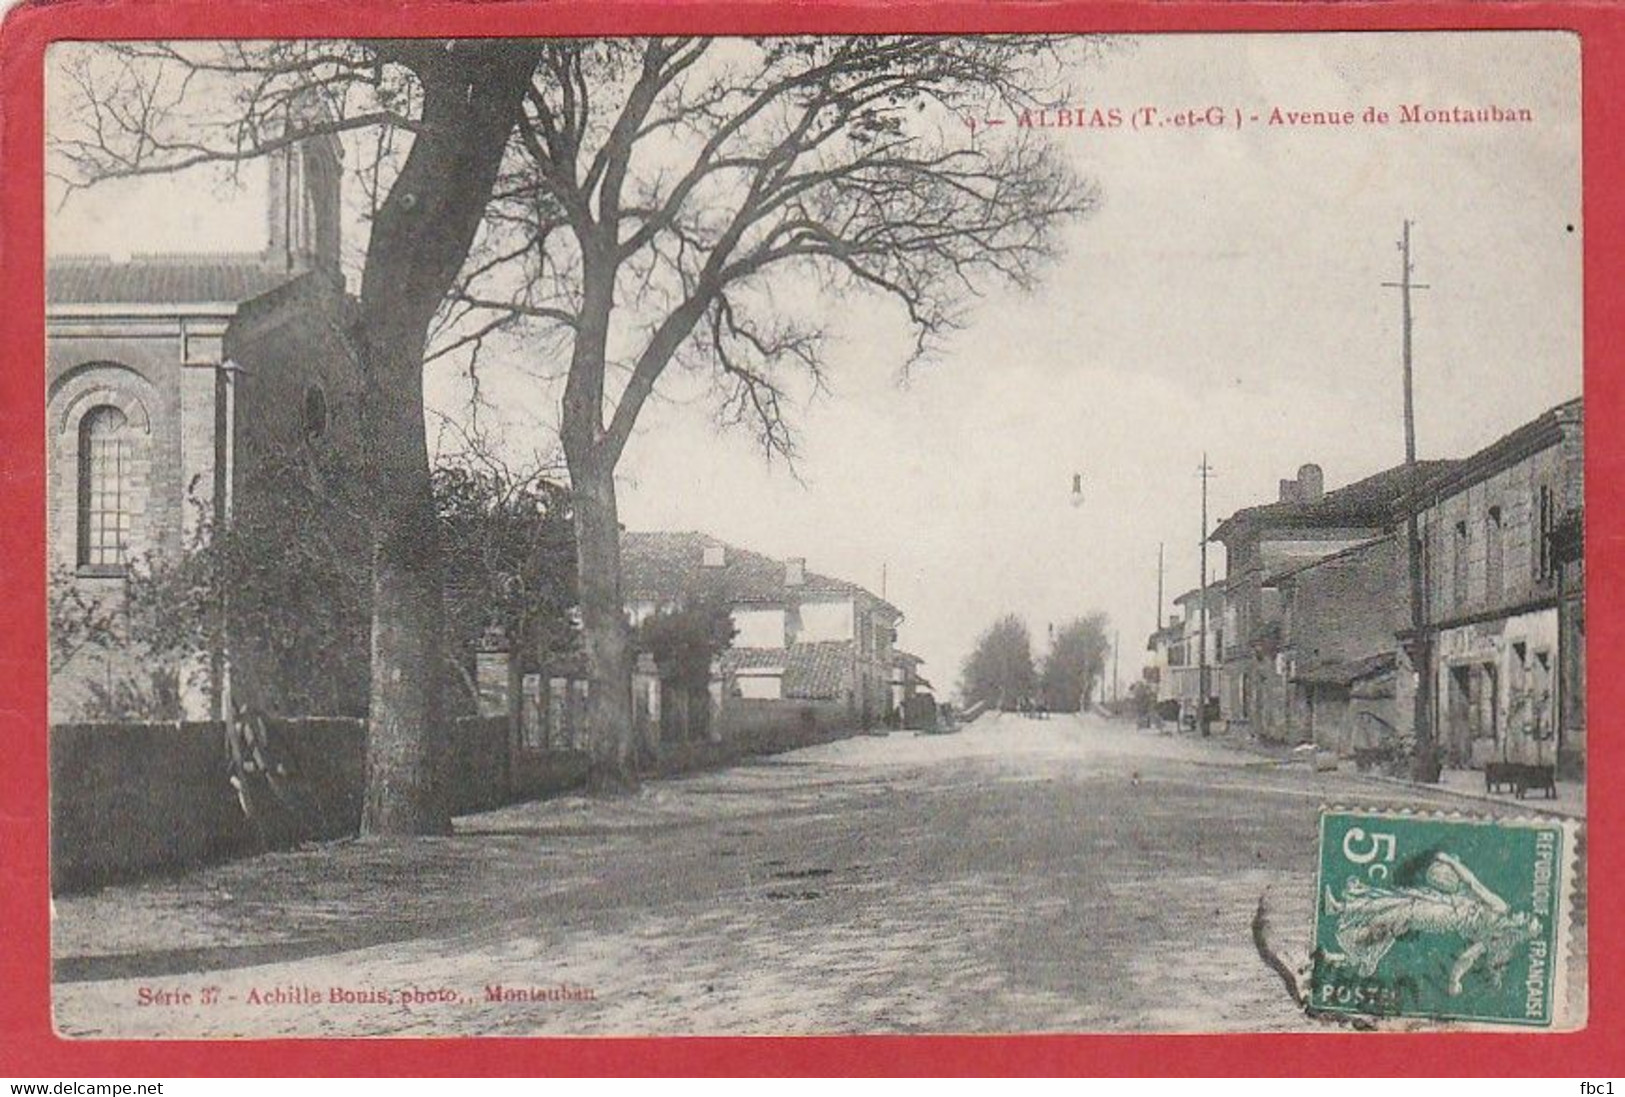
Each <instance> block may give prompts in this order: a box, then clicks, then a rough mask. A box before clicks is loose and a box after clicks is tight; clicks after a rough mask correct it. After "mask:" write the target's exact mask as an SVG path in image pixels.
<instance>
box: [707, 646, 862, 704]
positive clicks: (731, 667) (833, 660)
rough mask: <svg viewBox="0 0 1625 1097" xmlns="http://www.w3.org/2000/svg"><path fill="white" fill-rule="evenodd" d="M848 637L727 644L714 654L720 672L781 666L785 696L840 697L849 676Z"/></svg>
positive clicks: (822, 699)
mask: <svg viewBox="0 0 1625 1097" xmlns="http://www.w3.org/2000/svg"><path fill="white" fill-rule="evenodd" d="M852 658H853V644H852V641H851V640H821V641H818V642H816V643H807V644H791V645H790V646H789V647H788V648H729V649H727V650H726V651H724V652H723V653H722V654H721V655H720V656H718V657H717V664H718V669H719V671H720V672H721V674H722V675H723V676H725V677H726V676H728V675H731V674H736V673H738V672H739V671H741V670H750V669H754V668H757V667H783V668H784V684H783V691H784V696H785V697H788V698H793V699H795V700H800V701H827V700H839V699H841V698H842V697H843V696H844V695H845V692H846V689H847V687H848V686H849V685H850V684H851V680H852Z"/></svg>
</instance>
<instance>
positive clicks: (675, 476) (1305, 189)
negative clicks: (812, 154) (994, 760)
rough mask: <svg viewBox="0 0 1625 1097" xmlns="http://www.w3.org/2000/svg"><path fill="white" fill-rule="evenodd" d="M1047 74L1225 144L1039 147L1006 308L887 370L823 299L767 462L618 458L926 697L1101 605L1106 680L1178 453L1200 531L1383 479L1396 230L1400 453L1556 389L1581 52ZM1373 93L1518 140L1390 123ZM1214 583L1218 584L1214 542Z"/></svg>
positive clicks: (1183, 586) (1360, 43)
mask: <svg viewBox="0 0 1625 1097" xmlns="http://www.w3.org/2000/svg"><path fill="white" fill-rule="evenodd" d="M1071 83H1072V88H1073V93H1074V94H1073V102H1074V103H1076V104H1081V105H1084V106H1085V107H1088V108H1093V107H1095V106H1097V105H1098V106H1101V107H1106V108H1110V107H1118V108H1120V109H1121V110H1123V111H1124V112H1125V113H1129V112H1132V111H1133V110H1134V109H1135V108H1137V107H1141V106H1155V107H1157V108H1158V110H1159V112H1160V116H1161V117H1170V116H1171V115H1172V114H1173V113H1174V112H1176V111H1178V110H1182V109H1185V108H1193V107H1194V108H1203V109H1205V108H1207V107H1208V106H1210V105H1213V106H1222V107H1225V108H1226V109H1227V111H1234V110H1236V109H1239V110H1240V111H1241V113H1242V116H1243V120H1244V121H1243V125H1242V126H1241V128H1240V129H1239V130H1238V129H1236V128H1234V127H1233V126H1232V127H1230V128H1225V129H1212V128H1205V127H1203V128H1196V129H1190V128H1183V127H1174V126H1164V127H1149V128H1141V129H1138V130H1136V129H1133V128H1130V127H1127V126H1124V127H1121V128H1116V129H1103V130H1095V129H1067V130H1060V129H1058V130H1054V131H1050V132H1049V134H1048V136H1049V138H1050V139H1051V140H1053V141H1055V142H1056V143H1057V145H1058V146H1059V147H1061V148H1062V149H1063V150H1064V152H1065V155H1067V156H1068V157H1069V158H1070V159H1071V160H1072V162H1073V163H1074V165H1075V166H1076V167H1077V168H1078V170H1079V171H1080V172H1082V173H1083V174H1084V175H1085V176H1087V177H1088V178H1090V179H1092V180H1093V181H1094V182H1095V183H1096V184H1097V185H1098V186H1099V188H1100V192H1101V196H1102V201H1101V203H1100V206H1099V208H1098V210H1096V211H1095V212H1094V213H1093V214H1092V215H1090V216H1088V217H1087V218H1085V219H1083V220H1081V221H1079V222H1078V223H1076V224H1075V225H1073V226H1072V227H1071V228H1069V229H1068V230H1067V231H1066V233H1065V235H1064V237H1063V241H1062V243H1063V247H1062V249H1061V254H1060V256H1059V258H1058V259H1057V261H1056V262H1054V263H1053V264H1052V265H1051V266H1050V267H1049V268H1048V269H1047V270H1046V271H1045V272H1044V276H1043V279H1042V284H1041V285H1040V286H1039V288H1038V289H1037V290H1036V291H1035V292H1032V293H1030V294H1023V293H1017V292H997V291H996V292H991V293H989V294H987V295H986V296H985V297H984V298H983V299H981V300H980V301H979V302H978V303H977V305H976V306H975V308H974V310H973V311H972V313H971V316H970V323H969V325H968V326H967V328H966V329H965V330H963V331H961V332H959V333H958V334H957V335H956V336H955V337H954V338H953V339H952V341H951V343H950V344H949V345H948V347H947V348H946V350H945V352H944V353H943V354H941V355H940V356H938V358H937V359H936V360H935V361H933V362H931V363H929V364H926V365H923V366H920V367H917V368H915V369H913V370H911V371H909V373H908V374H907V376H906V377H904V376H903V375H902V374H901V372H900V370H901V367H902V366H903V364H904V362H905V360H906V356H907V349H908V333H907V331H906V328H905V327H904V325H903V324H902V322H901V318H900V317H899V316H898V315H897V313H896V312H895V310H894V309H892V308H891V307H890V306H889V305H887V304H886V303H884V302H879V301H873V300H868V299H858V300H850V301H845V302H842V303H841V304H840V306H839V308H838V309H837V310H836V313H835V315H834V317H833V319H834V323H833V328H832V334H833V342H832V345H831V346H830V348H829V353H828V361H829V371H828V372H829V388H830V391H829V392H828V393H826V394H824V395H821V396H819V397H817V398H815V399H813V400H811V401H810V402H808V403H807V404H805V405H804V406H803V407H801V408H800V409H798V411H797V415H796V422H797V425H798V428H799V433H800V442H801V453H800V458H799V462H798V465H797V467H796V469H795V470H794V474H792V472H791V470H789V469H787V468H786V467H785V466H784V465H783V464H782V463H778V464H769V463H767V462H765V461H764V460H763V458H762V456H761V454H760V452H759V451H758V450H757V449H756V447H755V446H754V445H753V443H752V440H751V438H750V437H749V436H747V435H745V434H742V433H741V434H734V433H728V432H719V431H718V430H717V428H716V426H715V424H714V421H713V414H712V408H711V407H710V406H708V405H707V404H706V403H705V402H703V401H701V400H697V399H666V400H659V401H656V402H654V403H652V404H651V405H650V406H649V407H648V408H646V410H645V413H644V416H643V418H642V420H641V422H640V426H639V428H638V430H637V432H636V433H635V434H634V437H633V439H632V441H631V443H630V445H629V447H628V450H627V453H626V456H625V457H624V458H623V461H622V466H621V470H620V489H621V496H620V498H621V513H622V520H623V522H624V523H625V524H626V526H627V527H628V528H630V529H694V530H702V531H705V532H708V533H711V534H713V535H715V536H717V537H720V538H723V539H724V540H727V541H730V542H733V543H735V544H738V545H741V546H744V547H748V548H751V549H755V550H757V551H761V552H765V553H768V554H771V555H778V556H804V557H806V558H807V561H808V566H809V567H811V568H812V569H814V570H816V571H821V572H824V573H827V574H831V575H837V576H841V577H844V578H848V579H851V580H853V581H856V582H859V583H862V584H864V585H866V586H868V587H870V588H871V589H873V590H875V591H876V592H877V593H879V592H880V590H881V588H882V585H883V584H884V590H885V595H886V597H887V598H888V599H889V600H890V601H892V602H894V603H895V604H896V605H898V606H899V607H900V608H901V609H902V610H903V612H904V614H905V620H904V623H903V624H902V626H901V630H900V636H899V643H900V644H901V645H902V646H903V647H905V648H908V649H910V650H912V651H915V652H917V653H919V654H920V655H921V656H923V657H924V658H925V660H926V667H925V671H924V672H925V674H926V675H927V676H928V677H930V678H931V679H932V680H933V681H934V682H936V683H937V685H938V687H939V690H940V691H942V692H944V693H946V692H947V691H948V690H949V689H951V688H952V686H953V685H954V684H955V683H956V682H957V679H958V669H959V666H960V664H961V662H962V660H963V659H964V657H965V655H966V654H967V653H968V652H969V650H970V649H971V647H972V645H973V644H974V642H975V639H976V636H977V635H978V634H979V633H980V632H981V630H982V629H984V628H985V627H986V626H987V625H989V624H990V623H991V622H992V621H993V620H994V619H995V618H996V617H997V616H999V615H1000V614H1003V613H1006V612H1014V613H1017V614H1020V615H1021V616H1022V617H1023V618H1025V619H1026V621H1027V622H1028V624H1029V627H1030V628H1031V630H1032V632H1033V634H1034V636H1035V638H1036V639H1038V640H1039V641H1040V646H1042V640H1043V637H1044V636H1045V634H1046V633H1047V631H1048V627H1049V626H1050V625H1051V624H1055V625H1057V626H1058V625H1059V624H1061V623H1063V622H1065V621H1066V620H1068V619H1070V618H1072V617H1076V616H1081V615H1083V614H1086V613H1088V612H1091V611H1095V610H1101V611H1104V612H1106V613H1107V614H1108V615H1109V616H1110V618H1111V620H1112V622H1113V624H1114V626H1115V627H1116V628H1117V629H1118V630H1120V635H1121V659H1120V666H1121V674H1122V678H1123V681H1124V683H1125V685H1126V683H1127V682H1128V681H1130V680H1132V678H1133V677H1135V676H1137V674H1138V672H1139V668H1140V666H1141V665H1142V663H1143V661H1144V648H1145V640H1146V635H1147V633H1148V632H1149V631H1150V630H1151V628H1152V626H1153V625H1154V623H1155V617H1156V609H1157V605H1156V598H1157V586H1158V584H1157V556H1158V548H1159V545H1160V546H1162V548H1163V553H1164V559H1165V580H1164V590H1165V598H1164V605H1163V608H1162V612H1163V613H1164V614H1167V613H1169V612H1171V611H1172V607H1171V602H1172V599H1173V597H1174V596H1176V595H1177V594H1179V593H1181V592H1182V591H1185V590H1188V589H1190V588H1192V587H1194V586H1196V584H1197V581H1198V575H1199V548H1198V546H1199V544H1200V541H1201V530H1202V527H1201V516H1200V487H1201V485H1200V480H1199V479H1198V477H1197V466H1198V464H1199V463H1200V462H1201V460H1202V457H1203V454H1204V453H1205V454H1206V455H1207V457H1208V459H1209V461H1210V462H1211V463H1212V465H1213V467H1214V468H1215V469H1216V470H1217V471H1216V475H1215V476H1214V478H1213V480H1212V481H1211V484H1210V489H1209V490H1210V502H1209V528H1211V527H1212V526H1214V525H1216V524H1217V523H1218V521H1219V520H1221V519H1222V518H1224V517H1225V516H1226V515H1228V514H1230V513H1232V512H1234V511H1235V510H1237V509H1239V508H1241V507H1244V506H1249V505H1253V504H1257V503H1263V502H1268V501H1271V500H1273V499H1274V497H1275V493H1276V482H1277V481H1278V480H1279V479H1281V478H1284V477H1291V476H1293V475H1294V474H1295V472H1296V470H1297V468H1298V466H1299V465H1301V464H1303V463H1305V462H1315V463H1318V464H1320V465H1321V466H1322V467H1323V469H1324V470H1325V476H1326V485H1327V488H1328V489H1332V488H1336V487H1339V486H1341V485H1343V484H1347V483H1350V482H1352V481H1354V480H1357V479H1359V478H1360V477H1362V476H1365V475H1369V474H1370V473H1373V472H1376V471H1379V470H1381V469H1383V468H1387V467H1389V466H1391V465H1394V464H1397V463H1399V462H1400V461H1401V460H1403V457H1404V447H1403V434H1402V421H1401V406H1402V405H1401V400H1402V395H1401V393H1402V390H1401V382H1400V376H1401V371H1400V302H1399V295H1398V292H1397V291H1396V290H1394V289H1392V288H1385V287H1384V286H1383V283H1384V282H1392V281H1395V280H1396V279H1397V278H1398V276H1399V273H1400V254H1399V251H1398V249H1397V240H1398V238H1399V235H1400V231H1401V224H1402V222H1403V221H1404V220H1405V219H1407V218H1408V219H1410V220H1411V221H1413V222H1414V227H1413V230H1412V233H1413V257H1414V262H1415V267H1416V277H1417V278H1418V280H1420V281H1421V282H1424V283H1426V284H1427V285H1428V287H1429V288H1428V289H1426V290H1422V291H1419V292H1417V293H1416V295H1415V328H1414V353H1415V369H1416V389H1415V391H1416V405H1417V438H1418V448H1419V451H1420V454H1421V456H1423V457H1450V456H1462V455H1465V454H1467V453H1470V452H1472V451H1474V450H1476V449H1478V448H1481V447H1482V446H1484V445H1486V444H1488V443H1490V442H1492V441H1494V440H1495V439H1496V438H1498V437H1500V436H1501V435H1502V434H1505V433H1506V432H1507V431H1509V430H1511V429H1513V428H1514V427H1516V426H1518V425H1519V424H1521V423H1523V422H1525V421H1527V420H1529V419H1531V418H1533V417H1534V416H1536V415H1538V414H1539V413H1540V412H1542V411H1543V410H1545V409H1547V408H1549V407H1551V406H1552V405H1554V404H1557V403H1559V402H1561V401H1563V400H1565V399H1568V398H1570V397H1572V396H1574V395H1577V394H1578V393H1579V392H1580V389H1581V373H1582V354H1581V292H1580V290H1581V280H1580V274H1581V265H1580V256H1581V252H1580V249H1581V241H1582V239H1583V235H1584V234H1583V229H1584V226H1583V224H1582V223H1581V220H1580V173H1579V164H1580V117H1579V94H1580V93H1579V46H1578V39H1577V38H1575V37H1573V36H1569V35H1565V34H1556V33H1552V34H1546V33H1517V34H1510V33H1472V34H1461V33H1441V34H1409V35H1382V34H1346V35H1299V36H1293V35H1233V36H1220V35H1172V36H1157V37H1141V38H1133V39H1128V40H1122V41H1120V42H1118V43H1117V45H1116V46H1115V47H1114V48H1113V49H1110V50H1108V51H1106V53H1105V55H1104V56H1101V57H1098V58H1094V59H1092V60H1090V61H1088V62H1086V63H1082V64H1080V67H1079V68H1078V70H1077V71H1076V72H1075V73H1074V74H1073V77H1072V81H1071ZM1402 103H1403V104H1411V103H1421V104H1423V105H1425V106H1430V107H1442V108H1446V109H1448V108H1450V107H1454V106H1459V107H1465V108H1475V107H1481V106H1482V107H1487V106H1489V105H1491V104H1494V105H1496V106H1498V107H1501V108H1503V109H1504V108H1527V109H1528V110H1529V111H1530V112H1532V115H1533V121H1532V122H1529V123H1520V124H1501V125H1496V124H1488V123H1486V124H1478V125H1453V126H1451V125H1427V124H1410V125H1406V124H1400V123H1399V122H1398V117H1399V107H1400V104H1402ZM1368 106H1371V107H1376V108H1378V109H1381V110H1386V111H1387V112H1389V114H1390V116H1391V119H1392V121H1391V123H1390V124H1388V125H1382V126H1377V125H1371V126H1335V127H1333V126H1319V127H1291V126H1286V127H1282V126H1273V127H1272V126H1269V125H1267V124H1265V122H1266V120H1267V118H1268V115H1269V112H1270V110H1271V109H1272V108H1276V107H1279V108H1280V109H1281V110H1282V111H1288V110H1291V111H1342V110H1345V109H1346V110H1353V111H1355V112H1356V114H1357V115H1359V114H1361V113H1363V112H1364V110H1365V108H1366V107H1368ZM1253 114H1257V115H1259V116H1260V121H1259V122H1258V123H1253V122H1251V121H1250V118H1251V116H1252V115H1253ZM989 139H996V135H994V136H991V137H990V138H989ZM257 178H258V176H257V175H256V174H255V173H254V172H253V171H249V172H247V173H245V175H244V177H243V185H244V186H245V187H246V188H247V189H249V190H252V188H253V187H254V186H255V185H256V182H255V180H256V179H257ZM243 197H244V195H243V193H242V191H241V189H234V188H232V187H230V186H226V185H223V184H221V183H219V182H218V181H217V180H215V181H204V180H189V179H186V178H177V179H173V180H166V181H164V182H162V183H159V184H147V185H142V186H140V187H136V186H128V187H113V188H107V189H105V190H102V191H97V192H92V193H89V194H81V195H76V196H75V198H74V199H73V200H72V201H71V202H69V203H68V205H67V206H66V207H64V208H62V209H60V210H56V211H55V212H53V213H52V215H51V218H50V220H49V222H48V227H49V231H50V246H51V249H52V250H53V251H54V252H68V251H107V250H109V247H108V241H109V239H116V240H117V242H118V248H117V249H115V250H121V251H122V250H133V251H145V250H150V251H165V250H188V249H191V248H196V249H197V250H219V249H220V248H221V246H222V245H221V244H220V242H219V241H220V240H221V239H223V238H226V237H228V236H230V235H231V234H232V233H234V232H235V233H237V234H238V236H240V237H242V238H243V239H244V240H246V241H248V242H247V244H246V246H250V247H252V246H256V245H255V244H254V242H253V235H254V233H255V232H258V231H260V228H259V223H258V221H257V219H256V218H257V214H250V215H246V216H245V215H243V214H242V213H241V209H242V207H243V205H244V203H243ZM132 203H137V204H139V205H140V206H141V210H142V213H141V216H140V217H139V218H136V219H130V218H129V215H128V212H127V211H128V210H129V208H130V206H131V204H132ZM250 205H251V203H250ZM53 210H55V207H54V206H53ZM110 226H118V231H117V233H110V232H109V228H110ZM352 235H353V236H354V235H356V234H352ZM199 237H204V238H207V240H208V241H209V242H208V243H207V244H204V245H198V244H196V243H195V242H194V241H196V240H197V239H198V238H199ZM261 242H263V233H261ZM487 384H488V385H494V386H495V391H496V392H497V393H499V394H500V397H501V402H502V403H503V404H504V405H505V406H506V407H507V408H509V409H511V410H510V412H509V419H508V422H509V426H510V429H511V432H512V437H511V438H510V444H512V445H513V446H514V447H515V448H517V449H520V450H524V449H527V448H530V449H546V448H550V447H551V445H552V440H551V437H550V429H551V426H550V425H551V424H552V423H553V422H555V421H556V417H557V413H556V407H557V400H558V395H559V393H558V391H557V389H556V388H553V387H549V386H547V385H545V384H543V383H541V382H538V381H537V380H535V379H534V378H531V377H520V376H519V375H517V374H514V375H511V376H506V377H504V376H501V375H500V371H498V375H497V376H495V377H494V378H490V379H488V380H487ZM428 388H429V392H430V399H431V401H432V402H434V403H435V404H436V405H437V406H439V407H440V408H442V409H444V410H446V411H448V412H450V413H453V414H456V413H457V411H458V409H460V408H461V407H462V406H463V404H464V403H465V398H466V382H465V380H464V379H462V378H461V377H460V376H459V374H458V372H457V370H456V368H455V366H454V365H452V364H446V365H444V366H439V367H436V368H434V369H433V371H432V372H431V374H430V376H429V378H428ZM1075 473H1081V474H1082V477H1083V486H1084V492H1083V498H1082V500H1081V503H1080V502H1078V501H1076V500H1074V498H1073V497H1072V492H1071V489H1072V483H1073V476H1074V474H1075ZM1209 568H1210V573H1211V575H1212V576H1214V577H1218V576H1222V575H1223V573H1224V553H1223V550H1222V547H1220V546H1217V545H1215V546H1213V547H1212V548H1211V549H1210V552H1209Z"/></svg>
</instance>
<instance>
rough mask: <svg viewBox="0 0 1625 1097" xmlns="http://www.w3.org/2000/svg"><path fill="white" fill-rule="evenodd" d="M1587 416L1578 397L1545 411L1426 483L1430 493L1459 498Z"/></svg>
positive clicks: (1557, 439) (1559, 437) (1555, 439)
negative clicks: (1471, 487)
mask: <svg viewBox="0 0 1625 1097" xmlns="http://www.w3.org/2000/svg"><path fill="white" fill-rule="evenodd" d="M1584 413H1585V398H1584V397H1581V396H1576V397H1574V398H1573V399H1571V400H1565V401H1563V402H1562V403H1561V404H1558V405H1557V406H1556V407H1554V408H1549V409H1547V410H1546V411H1543V412H1541V414H1539V415H1538V416H1536V417H1535V418H1533V419H1531V420H1530V421H1529V422H1527V423H1524V424H1523V425H1522V426H1520V427H1518V428H1517V429H1515V430H1513V431H1511V432H1509V433H1507V434H1504V435H1502V436H1501V437H1500V438H1497V439H1496V440H1495V441H1493V442H1491V443H1490V444H1489V445H1487V446H1485V447H1484V448H1483V449H1481V450H1479V451H1478V452H1476V453H1474V454H1472V455H1471V456H1469V457H1467V458H1465V459H1463V460H1461V461H1457V462H1454V464H1453V466H1452V467H1451V468H1450V469H1449V470H1448V471H1447V472H1445V473H1444V474H1442V475H1439V476H1436V477H1434V478H1432V479H1431V480H1429V481H1428V483H1427V484H1426V494H1427V495H1428V496H1430V497H1431V498H1433V499H1435V500H1437V499H1441V498H1444V497H1446V496H1450V495H1455V494H1457V493H1458V492H1460V491H1462V490H1463V489H1465V488H1467V487H1469V486H1470V485H1472V484H1476V483H1479V482H1480V481H1482V480H1486V479H1488V478H1489V477H1491V476H1493V475H1494V474H1495V473H1496V472H1497V471H1499V470H1500V469H1502V468H1504V467H1506V466H1507V465H1508V464H1510V463H1512V462H1514V461H1517V460H1519V459H1521V458H1522V457H1523V456H1524V455H1525V454H1527V453H1530V452H1532V451H1535V450H1539V449H1544V448H1546V447H1547V446H1553V445H1556V444H1557V443H1558V442H1560V441H1561V440H1562V437H1563V430H1562V428H1563V425H1564V424H1565V423H1569V422H1576V421H1578V420H1579V419H1580V418H1581V417H1582V416H1583V415H1584Z"/></svg>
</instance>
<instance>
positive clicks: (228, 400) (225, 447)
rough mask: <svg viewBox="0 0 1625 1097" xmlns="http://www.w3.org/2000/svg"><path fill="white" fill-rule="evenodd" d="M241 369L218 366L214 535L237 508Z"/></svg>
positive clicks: (225, 615)
mask: <svg viewBox="0 0 1625 1097" xmlns="http://www.w3.org/2000/svg"><path fill="white" fill-rule="evenodd" d="M242 368H243V367H242V366H240V365H238V364H237V362H235V361H233V360H232V359H230V358H227V359H226V360H225V361H223V362H221V363H220V366H219V377H220V432H219V433H218V434H217V435H216V436H215V462H216V465H215V467H216V468H218V469H220V490H219V491H218V492H217V493H216V496H215V502H214V506H215V531H216V534H217V535H219V534H224V533H229V532H230V530H231V522H232V515H233V509H234V507H235V505H236V499H235V495H236V483H237V375H238V373H240V372H241V371H242ZM220 625H221V628H220V651H219V653H218V658H219V660H220V679H219V680H220V716H221V719H223V720H226V721H228V722H229V721H230V720H231V719H232V718H233V715H234V712H233V709H232V701H233V697H232V681H231V647H230V639H229V638H230V634H231V583H230V582H229V581H227V582H223V583H222V584H221V586H220Z"/></svg>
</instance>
